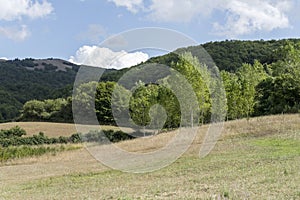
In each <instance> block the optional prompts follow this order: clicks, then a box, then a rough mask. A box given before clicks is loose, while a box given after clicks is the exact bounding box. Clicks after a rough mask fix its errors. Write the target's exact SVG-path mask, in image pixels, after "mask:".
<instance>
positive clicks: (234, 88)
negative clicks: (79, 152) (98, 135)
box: [21, 43, 300, 129]
mask: <svg viewBox="0 0 300 200" xmlns="http://www.w3.org/2000/svg"><path fill="white" fill-rule="evenodd" d="M273 54H274V57H278V58H279V57H280V58H282V59H281V60H278V61H276V62H273V63H271V64H262V63H261V62H259V61H258V60H255V61H254V62H253V64H245V63H244V64H242V65H241V66H240V67H239V68H238V69H237V70H236V71H235V72H228V71H226V70H222V71H221V72H220V74H221V79H222V82H223V86H224V88H225V92H226V99H225V98H224V99H223V100H222V101H224V103H223V104H222V103H221V107H219V108H218V112H224V113H225V111H226V113H227V114H226V119H228V120H230V119H239V118H245V117H247V118H249V117H252V116H261V115H269V114H279V113H298V112H299V110H300V56H299V55H300V43H287V44H286V45H284V46H282V47H280V48H278V49H277V50H276V51H274V52H273ZM170 66H171V68H173V69H174V70H176V71H178V72H179V73H180V74H182V75H183V76H184V77H185V78H186V79H187V81H188V82H189V84H190V85H191V86H192V89H193V92H194V93H195V95H196V101H197V103H198V106H199V107H198V109H196V110H195V111H194V112H193V113H192V115H193V116H190V117H189V116H185V119H191V118H198V119H199V122H200V123H201V124H202V123H207V122H210V119H211V117H212V114H213V113H212V112H213V111H212V104H213V103H214V102H213V100H212V99H211V97H212V93H216V92H218V91H213V90H212V88H210V85H216V84H220V83H218V82H214V81H215V80H213V79H212V77H211V76H210V73H209V68H208V67H207V66H206V65H205V64H201V63H200V62H199V61H198V59H197V57H195V56H193V55H192V54H191V53H184V54H182V55H181V57H179V59H178V60H177V62H172V63H171V65H170ZM154 67H155V66H154ZM197 69H201V70H200V71H199V70H197ZM132 70H139V68H138V67H136V68H134V69H132ZM153 73H154V74H156V72H155V70H154V72H153ZM133 74H134V72H133ZM160 76H161V75H160ZM133 78H134V80H135V79H136V82H135V83H136V84H135V85H134V86H133V87H132V88H125V87H123V86H121V85H118V84H117V83H116V82H111V81H108V82H99V83H97V82H89V83H84V84H82V85H81V86H80V87H79V88H77V91H76V94H77V95H76V96H75V98H74V99H73V101H75V102H73V105H75V106H76V107H77V108H80V109H81V110H80V111H81V113H84V115H87V114H91V115H93V114H95V113H96V116H97V119H98V121H99V122H100V124H110V125H116V123H117V121H119V122H120V121H121V124H122V119H125V121H126V119H130V118H131V119H132V120H133V122H134V123H135V124H137V125H139V126H142V127H146V128H152V129H155V128H176V127H178V126H179V125H180V124H181V123H183V122H182V114H183V113H182V110H188V109H189V106H190V105H191V103H192V102H190V103H188V104H186V105H180V103H179V100H178V98H177V97H176V95H175V94H174V92H173V91H172V83H174V79H172V76H170V74H168V73H165V74H164V76H162V77H159V80H157V81H156V82H154V83H150V84H149V83H148V84H145V83H143V82H139V81H138V80H139V78H141V77H138V75H134V77H133ZM181 85H182V84H180V83H179V82H178V83H176V87H177V90H179V91H181V95H183V96H184V98H186V99H189V98H190V96H188V94H187V93H186V92H185V89H184V88H180V87H181ZM93 88H94V89H93ZM93 91H96V93H95V94H93V93H92V92H93ZM93 95H94V96H95V99H94V100H95V101H94V105H95V107H93V108H92V109H94V112H92V113H91V112H89V110H90V109H91V107H90V105H91V101H92V100H93V99H92V96H93ZM112 99H113V100H114V101H117V103H115V104H113V106H112V102H113V101H112ZM71 105H72V99H71V98H68V99H56V100H45V101H43V102H41V101H36V100H34V101H29V102H27V103H26V104H25V105H24V106H23V110H22V117H21V119H22V120H37V121H39V120H42V121H71V120H72V116H73V115H72V109H71ZM112 107H113V108H114V110H115V113H113V110H112ZM126 110H128V111H129V112H126ZM161 110H164V111H165V113H162V112H161ZM163 114H165V115H163ZM85 117H86V118H89V116H85ZM153 119H157V120H156V121H155V120H153ZM191 120H194V119H191ZM86 123H89V122H86ZM127 123H128V122H127ZM161 123H163V124H161Z"/></svg>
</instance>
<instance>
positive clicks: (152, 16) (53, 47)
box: [0, 0, 300, 68]
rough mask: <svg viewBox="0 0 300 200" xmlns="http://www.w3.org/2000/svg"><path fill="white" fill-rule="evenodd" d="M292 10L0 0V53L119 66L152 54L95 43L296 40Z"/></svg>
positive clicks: (278, 4)
mask: <svg viewBox="0 0 300 200" xmlns="http://www.w3.org/2000/svg"><path fill="white" fill-rule="evenodd" d="M299 10H300V1H299V0H252V1H247V0H165V1H164V0H0V58H2V59H15V58H20V59H23V58H29V57H30V58H60V59H64V60H69V61H71V62H74V63H78V64H89V65H95V66H101V67H109V68H124V67H129V66H130V65H134V64H137V63H139V62H142V61H145V60H147V59H148V58H149V57H151V56H153V55H154V54H155V53H154V54H153V55H152V54H151V53H149V52H143V51H136V52H127V51H126V50H125V49H119V50H118V51H116V50H114V49H110V48H109V47H103V46H101V45H100V44H101V43H102V42H103V41H105V40H106V39H107V38H109V37H111V36H113V35H117V34H119V33H122V32H124V31H128V30H132V29H137V28H138V29H141V28H144V27H158V28H166V29H169V30H174V31H177V32H179V33H182V34H184V35H186V36H187V37H189V38H192V39H193V40H194V41H196V43H197V44H203V43H205V42H210V41H220V40H226V39H240V40H260V39H264V40H269V39H281V38H300V23H299V22H300V14H299V13H300V12H298V11H299ZM115 57H118V58H117V59H115V60H114V62H113V63H111V62H110V61H111V59H112V58H115ZM108 65H109V66H108Z"/></svg>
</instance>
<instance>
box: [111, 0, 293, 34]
mask: <svg viewBox="0 0 300 200" xmlns="http://www.w3.org/2000/svg"><path fill="white" fill-rule="evenodd" d="M108 1H109V2H114V3H115V5H116V6H123V7H125V8H126V9H127V10H128V11H130V12H133V13H137V12H141V13H144V14H145V15H146V18H147V19H149V20H153V21H157V22H173V23H189V22H191V21H193V20H198V21H200V23H201V20H208V19H209V18H210V17H212V15H213V14H215V15H218V16H219V18H220V21H224V22H223V23H219V22H214V23H213V31H214V32H215V34H217V35H226V36H229V37H236V36H239V35H245V34H250V33H254V32H256V31H272V30H274V29H283V28H288V27H290V23H289V18H288V13H289V12H290V10H291V9H292V7H293V3H294V0H252V1H248V0H211V1H206V0H185V1H182V0H168V1H162V0H150V1H146V0H126V1H122V0H108ZM121 2H123V3H121ZM146 2H147V6H146Z"/></svg>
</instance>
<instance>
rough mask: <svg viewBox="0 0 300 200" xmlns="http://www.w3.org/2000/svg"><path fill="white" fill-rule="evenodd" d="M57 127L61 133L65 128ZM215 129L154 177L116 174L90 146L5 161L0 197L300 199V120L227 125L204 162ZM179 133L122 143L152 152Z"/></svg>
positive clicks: (270, 119)
mask: <svg viewBox="0 0 300 200" xmlns="http://www.w3.org/2000/svg"><path fill="white" fill-rule="evenodd" d="M55 125H56V124H55ZM55 125H54V124H52V125H51V124H50V125H49V126H50V127H54V126H55ZM60 125H61V126H62V127H64V124H60ZM20 126H21V127H22V125H20ZM47 126H48V124H47ZM70 126H72V125H66V128H65V129H63V130H67V129H68V127H70ZM28 127H30V124H28ZM1 128H2V126H0V129H1ZM42 128H43V127H42ZM56 129H57V131H55V133H57V132H58V129H59V126H57V127H56ZM207 129H208V126H207V125H206V126H203V127H201V128H200V130H199V134H198V136H197V138H196V139H195V141H194V142H193V144H192V145H191V147H190V148H189V150H188V151H187V152H186V153H185V154H184V155H183V156H182V157H181V158H179V159H178V160H177V161H176V162H174V163H173V164H172V165H170V166H168V167H166V168H163V169H161V170H158V171H155V172H151V173H144V174H131V173H123V172H120V171H116V170H112V169H109V168H107V167H105V166H104V165H102V164H101V163H99V162H97V161H96V160H95V159H94V158H93V157H92V156H91V155H90V154H89V153H88V152H87V150H86V149H85V148H81V149H78V150H74V151H65V152H60V153H57V154H56V155H51V154H47V155H43V156H40V157H32V158H24V159H19V160H12V161H9V162H7V163H2V165H1V166H0V180H1V186H0V199H300V116H299V115H278V116H269V117H259V118H253V119H250V120H249V121H247V120H237V121H230V122H226V123H225V125H224V128H223V132H222V135H221V137H220V139H219V141H218V142H217V144H216V146H215V148H214V149H213V151H212V152H211V153H210V154H209V155H208V156H206V157H205V158H202V159H200V158H199V157H198V152H199V149H200V145H201V143H202V141H203V136H204V134H205V132H206V131H207ZM45 130H46V129H45ZM49 130H51V129H49ZM45 132H46V131H45ZM46 133H48V134H50V135H51V136H53V135H52V134H54V133H51V132H46ZM69 133H71V131H70V132H67V131H66V132H65V133H64V134H69ZM72 133H74V132H72ZM174 134H175V133H174V132H169V133H163V134H160V135H157V136H155V137H149V138H141V139H136V140H131V141H124V142H121V143H118V144H117V145H118V146H119V147H120V148H122V149H125V150H128V151H131V152H149V151H154V150H156V149H159V148H161V147H162V146H164V144H165V143H166V142H168V141H169V140H170V139H171V138H172V137H173V136H174ZM120 159H121V158H120Z"/></svg>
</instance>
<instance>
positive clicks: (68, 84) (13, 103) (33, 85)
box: [0, 58, 119, 122]
mask: <svg viewBox="0 0 300 200" xmlns="http://www.w3.org/2000/svg"><path fill="white" fill-rule="evenodd" d="M79 67H80V66H78V65H75V64H72V63H70V62H67V61H63V60H59V59H52V58H50V59H44V60H34V59H31V58H28V59H24V60H19V59H15V60H10V61H4V60H3V61H1V62H0V77H1V79H0V122H1V121H9V120H12V119H14V118H15V117H17V116H18V115H19V114H20V112H19V111H20V110H21V109H22V105H23V104H24V103H25V102H27V101H29V100H34V99H36V100H44V99H55V98H64V97H68V96H70V95H71V94H72V88H73V83H74V80H75V76H76V73H77V70H78V69H79ZM116 73H117V74H116ZM118 73H119V72H117V71H116V70H107V71H106V72H105V74H104V76H103V80H111V79H113V80H115V79H116V78H115V77H118ZM115 74H116V75H115Z"/></svg>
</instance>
